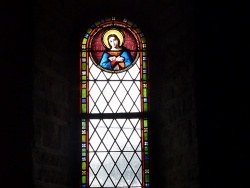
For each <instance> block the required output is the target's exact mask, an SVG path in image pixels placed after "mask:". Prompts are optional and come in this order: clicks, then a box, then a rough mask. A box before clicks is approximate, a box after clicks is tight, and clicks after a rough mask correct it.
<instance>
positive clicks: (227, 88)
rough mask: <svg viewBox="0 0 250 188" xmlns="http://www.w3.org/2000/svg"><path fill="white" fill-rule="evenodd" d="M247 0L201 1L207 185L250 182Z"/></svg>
mask: <svg viewBox="0 0 250 188" xmlns="http://www.w3.org/2000/svg"><path fill="white" fill-rule="evenodd" d="M246 7H247V5H246V3H244V2H242V1H241V2H236V1H227V3H224V2H218V1H203V2H197V3H196V7H195V38H196V80H197V85H198V90H197V92H198V93H197V96H198V98H197V101H198V122H199V123H198V124H199V127H198V133H199V134H198V135H199V146H200V147H199V148H200V149H199V153H200V169H201V171H200V176H201V182H202V184H201V185H202V187H207V188H211V187H229V186H231V187H246V186H247V185H248V186H249V178H248V177H247V176H246V175H247V173H246V172H247V171H248V170H247V169H248V168H249V162H248V157H247V155H246V151H247V150H248V149H246V148H248V146H249V139H248V131H246V129H247V127H246V126H247V125H249V108H248V106H249V102H248V101H249V99H248V98H249V91H248V89H247V86H248V85H249V80H250V79H249V70H250V69H249V49H250V45H249V44H250V43H249V34H248V33H249V29H250V25H249V23H248V21H247V20H248V19H249V13H248V12H249V11H248V10H247V8H246Z"/></svg>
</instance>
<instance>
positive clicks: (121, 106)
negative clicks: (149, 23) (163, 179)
mask: <svg viewBox="0 0 250 188" xmlns="http://www.w3.org/2000/svg"><path fill="white" fill-rule="evenodd" d="M80 70H81V71H80V83H81V84H80V91H81V92H80V96H81V98H80V112H81V130H82V135H81V136H82V141H81V143H82V145H81V149H82V154H81V157H82V175H81V177H82V179H81V186H82V188H83V187H90V188H94V187H95V188H97V187H150V181H149V179H150V178H149V177H150V168H149V134H148V126H149V121H148V117H147V114H148V111H149V92H148V84H149V76H148V59H147V53H146V40H145V37H144V34H143V33H142V31H141V29H139V28H138V27H137V25H136V24H134V23H133V22H131V21H129V20H127V19H117V18H115V17H112V18H107V19H102V20H99V21H97V22H96V23H94V24H93V25H92V26H91V27H90V28H89V29H88V30H87V32H86V33H85V34H84V35H83V37H82V41H81V53H80Z"/></svg>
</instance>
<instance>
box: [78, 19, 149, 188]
mask: <svg viewBox="0 0 250 188" xmlns="http://www.w3.org/2000/svg"><path fill="white" fill-rule="evenodd" d="M111 25H112V26H114V27H115V26H120V25H122V26H123V27H124V26H125V27H127V28H129V30H130V31H131V32H132V33H133V34H134V36H135V37H136V39H137V40H138V41H139V42H138V44H139V47H138V48H139V56H140V60H141V63H140V71H141V72H140V75H141V77H140V80H141V81H140V83H141V101H142V102H141V109H142V112H148V111H149V67H148V58H147V53H146V47H147V45H146V38H145V36H144V33H143V32H142V31H141V29H140V28H138V27H137V25H136V24H134V23H133V22H132V21H130V20H127V19H119V18H116V17H111V18H106V19H101V20H99V21H97V22H95V23H94V24H93V25H91V27H90V28H89V29H88V30H87V32H86V33H85V34H84V35H83V37H82V40H81V52H80V82H81V84H80V113H81V114H88V105H87V104H88V92H87V91H88V84H87V82H88V59H89V50H90V49H89V48H88V46H89V45H90V43H91V40H90V39H91V37H93V35H94V34H95V33H96V31H97V30H98V29H99V30H100V29H102V28H103V27H108V26H111ZM125 71H126V70H125ZM141 126H142V132H141V134H142V135H143V136H142V149H143V150H142V151H143V152H142V159H143V160H142V163H143V164H142V166H143V168H142V174H143V175H142V187H150V165H149V164H150V163H149V159H150V157H149V150H150V149H149V133H148V127H149V122H148V119H147V118H142V119H141ZM87 127H88V121H87V119H85V118H83V119H82V120H81V133H82V134H81V138H82V141H81V151H82V167H81V168H82V175H81V187H82V188H85V187H88V183H89V182H88V162H87V161H88V159H87V158H88V155H87V151H88V139H87V138H88V130H87Z"/></svg>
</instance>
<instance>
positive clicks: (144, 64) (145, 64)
mask: <svg viewBox="0 0 250 188" xmlns="http://www.w3.org/2000/svg"><path fill="white" fill-rule="evenodd" d="M142 67H143V68H144V69H145V68H147V62H146V61H143V65H142Z"/></svg>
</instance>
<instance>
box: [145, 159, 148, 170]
mask: <svg viewBox="0 0 250 188" xmlns="http://www.w3.org/2000/svg"><path fill="white" fill-rule="evenodd" d="M144 167H145V169H146V168H149V161H148V160H145V161H144Z"/></svg>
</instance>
